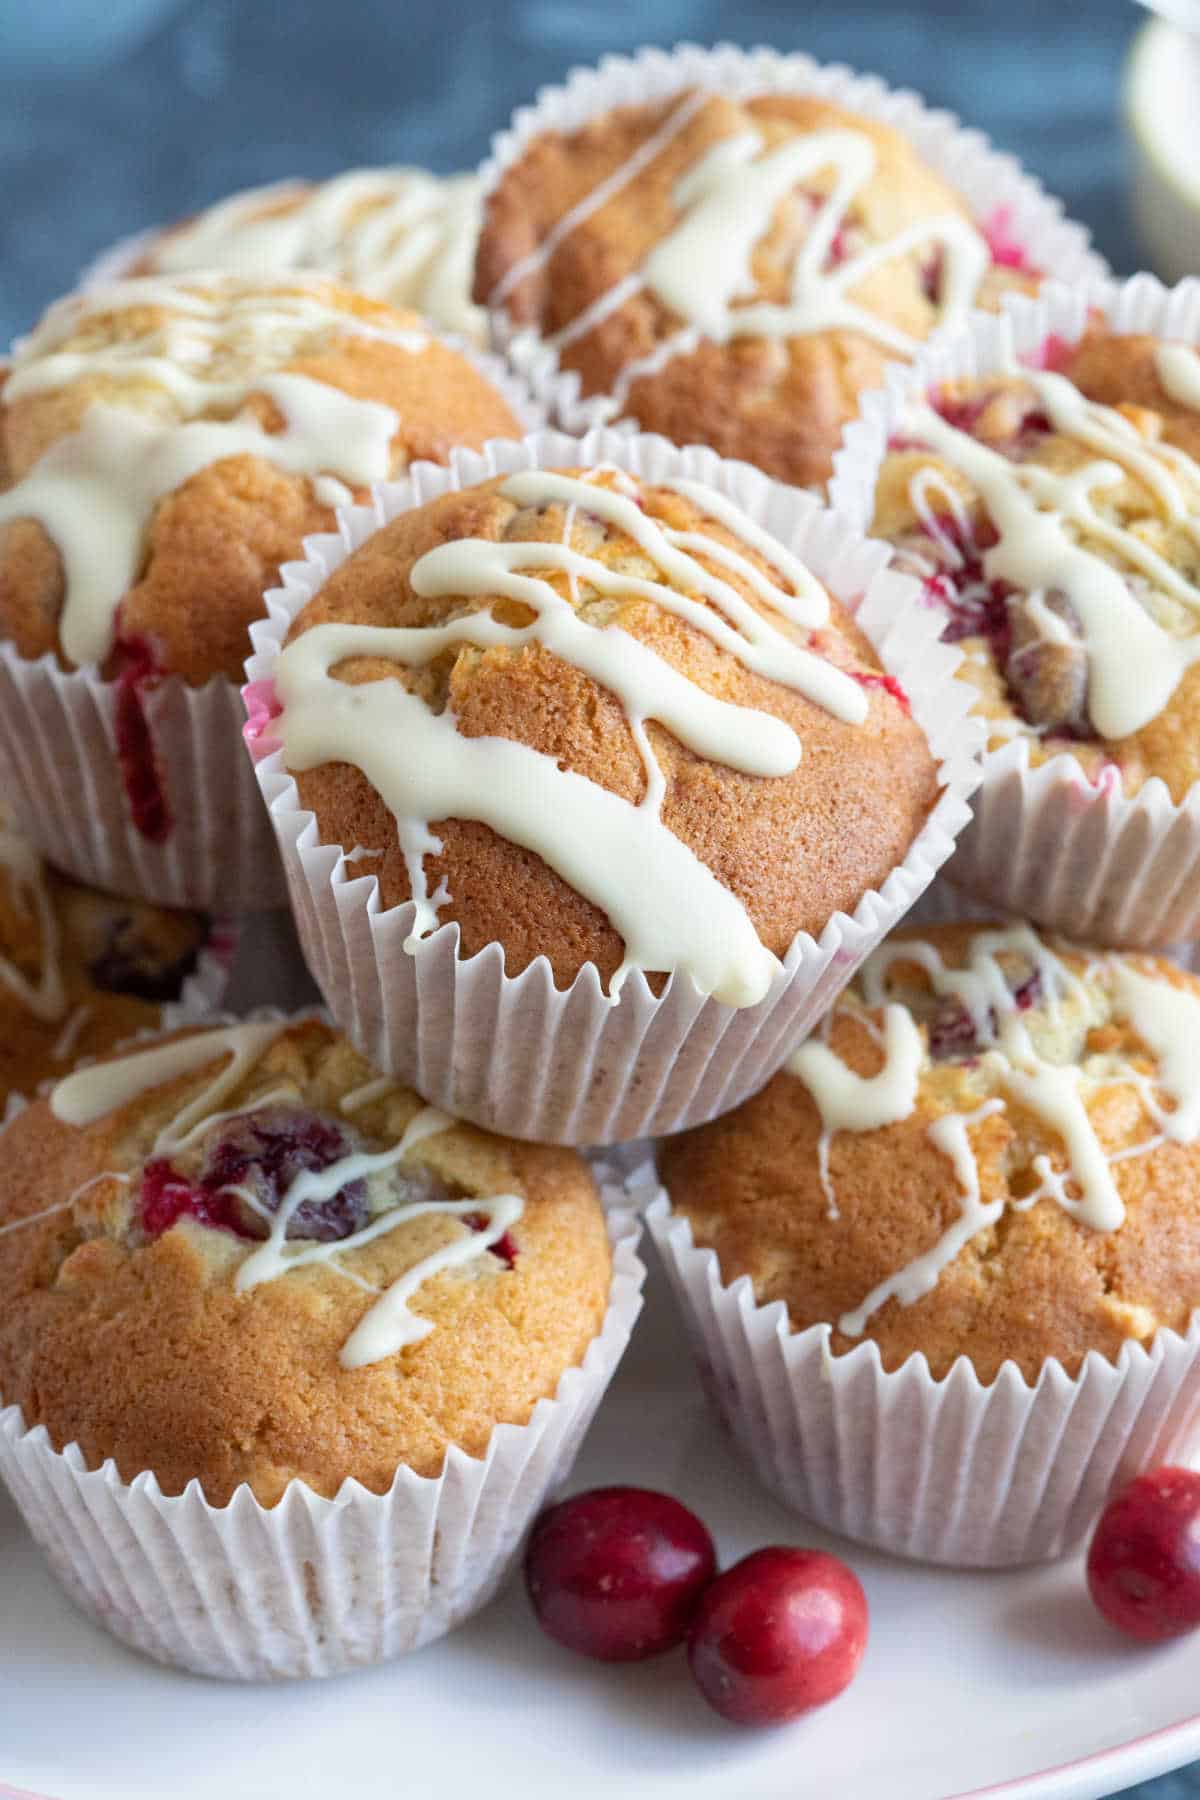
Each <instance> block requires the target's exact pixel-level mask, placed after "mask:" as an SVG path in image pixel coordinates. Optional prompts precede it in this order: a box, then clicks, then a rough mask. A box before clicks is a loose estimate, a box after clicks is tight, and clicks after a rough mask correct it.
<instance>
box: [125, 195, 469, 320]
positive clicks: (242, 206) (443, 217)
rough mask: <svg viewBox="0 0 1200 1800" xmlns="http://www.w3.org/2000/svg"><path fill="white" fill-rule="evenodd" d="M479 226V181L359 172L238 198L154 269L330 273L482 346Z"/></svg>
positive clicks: (166, 252)
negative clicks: (477, 292)
mask: <svg viewBox="0 0 1200 1800" xmlns="http://www.w3.org/2000/svg"><path fill="white" fill-rule="evenodd" d="M271 208H277V209H278V210H265V209H271ZM479 218H480V197H479V184H478V182H477V180H476V178H475V177H474V176H473V175H459V176H454V177H451V178H450V179H448V180H439V179H438V178H437V177H436V176H433V175H429V174H427V173H426V172H425V171H424V170H423V169H408V168H396V169H352V170H350V171H349V172H348V173H346V174H344V175H339V176H337V177H335V178H334V180H332V181H325V182H321V183H318V184H317V185H315V186H313V187H308V188H306V187H303V186H297V185H296V184H295V183H292V182H283V183H280V184H279V185H277V186H275V187H265V188H254V189H251V190H250V191H248V192H246V193H241V194H235V195H233V196H232V198H230V199H228V200H224V201H222V202H221V203H220V204H219V205H217V206H213V207H210V208H209V209H208V210H207V211H206V212H203V213H201V214H200V215H199V216H198V217H197V218H196V219H194V220H192V221H191V222H190V223H188V224H186V225H184V226H182V227H179V228H177V229H175V230H172V231H170V232H168V233H166V234H165V235H164V236H163V237H162V238H161V239H160V240H159V241H158V242H157V243H156V244H155V245H154V247H153V249H152V251H151V252H150V259H151V261H152V262H153V264H154V266H155V268H157V269H161V270H164V271H166V272H168V273H175V274H182V273H185V272H187V271H189V270H202V269H220V270H223V271H225V272H227V273H229V274H235V275H241V276H246V277H252V278H255V279H260V280H261V279H265V278H269V277H271V276H278V275H282V274H285V273H288V272H289V271H292V270H302V269H323V270H328V271H329V272H330V273H333V274H337V275H340V276H342V277H343V278H344V279H345V280H346V281H347V282H348V283H349V285H350V286H351V287H355V288H357V289H358V290H359V292H360V293H364V294H371V295H374V296H375V297H377V298H379V299H382V300H389V301H391V303H392V304H393V305H395V306H411V307H415V308H416V309H417V310H418V311H419V312H423V313H426V314H427V315H428V316H429V317H430V318H432V319H435V320H436V321H437V322H438V323H439V324H440V325H443V326H445V327H446V328H447V329H448V330H451V331H461V332H464V333H465V334H467V335H469V336H471V337H479V336H481V335H482V325H483V314H482V309H481V308H480V307H477V306H473V305H472V304H471V299H470V293H471V277H472V273H473V269H474V261H475V243H476V239H477V237H478V235H479Z"/></svg>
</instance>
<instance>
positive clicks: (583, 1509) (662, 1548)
mask: <svg viewBox="0 0 1200 1800" xmlns="http://www.w3.org/2000/svg"><path fill="white" fill-rule="evenodd" d="M716 1569H717V1558H716V1552H715V1550H714V1549H713V1541H712V1538H711V1537H710V1536H709V1534H708V1532H707V1531H706V1530H705V1528H704V1526H703V1525H702V1524H701V1522H700V1520H699V1519H698V1518H697V1517H696V1515H695V1513H693V1512H689V1511H688V1509H687V1507H686V1506H683V1505H681V1503H680V1502H679V1501H678V1500H673V1499H672V1498H671V1496H670V1495H669V1494H656V1493H652V1492H651V1491H650V1490H649V1489H647V1488H634V1487H605V1488H593V1489H592V1491H591V1492H590V1493H587V1494H576V1495H575V1497H574V1498H573V1499H571V1500H564V1501H562V1502H561V1503H560V1504H559V1505H558V1506H552V1507H551V1508H550V1510H549V1511H548V1512H544V1513H543V1514H542V1516H541V1518H540V1519H539V1520H538V1522H537V1524H536V1525H535V1526H534V1528H533V1536H532V1537H531V1538H530V1540H529V1548H528V1549H527V1550H526V1552H525V1585H526V1587H527V1589H528V1591H529V1598H530V1600H531V1602H532V1603H533V1610H534V1613H535V1614H536V1616H537V1621H538V1624H539V1625H540V1626H541V1627H542V1630H543V1631H544V1632H546V1633H547V1634H548V1636H550V1637H552V1638H554V1639H555V1640H556V1641H557V1642H558V1643H560V1644H565V1645H566V1647H567V1649H568V1650H577V1651H578V1652H579V1653H580V1655H582V1656H594V1657H596V1658H597V1659H598V1660H599V1661H601V1662H640V1661H641V1660H642V1658H644V1657H647V1656H657V1655H658V1654H659V1652H660V1651H663V1650H670V1649H671V1648H672V1646H673V1645H675V1644H679V1643H682V1642H683V1639H684V1637H685V1635H686V1633H687V1628H688V1625H689V1623H690V1621H691V1618H692V1615H693V1613H694V1612H695V1609H696V1603H697V1601H698V1600H699V1598H700V1595H701V1594H702V1592H703V1591H704V1589H705V1588H706V1587H707V1585H708V1583H709V1582H710V1581H711V1580H712V1578H713V1576H714V1575H715V1574H716Z"/></svg>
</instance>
